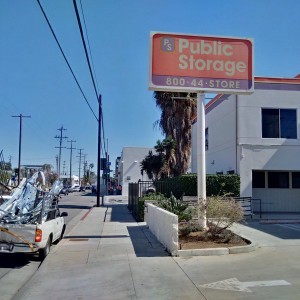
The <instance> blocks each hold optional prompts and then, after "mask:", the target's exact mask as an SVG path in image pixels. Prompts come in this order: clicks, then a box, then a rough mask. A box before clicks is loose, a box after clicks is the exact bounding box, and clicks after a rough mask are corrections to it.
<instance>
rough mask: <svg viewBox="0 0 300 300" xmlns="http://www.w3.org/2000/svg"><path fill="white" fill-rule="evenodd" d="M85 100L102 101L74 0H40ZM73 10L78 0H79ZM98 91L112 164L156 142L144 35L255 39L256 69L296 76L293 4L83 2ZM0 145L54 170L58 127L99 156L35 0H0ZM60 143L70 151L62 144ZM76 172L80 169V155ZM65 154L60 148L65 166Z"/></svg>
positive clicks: (297, 4)
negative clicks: (124, 154) (126, 150)
mask: <svg viewBox="0 0 300 300" xmlns="http://www.w3.org/2000/svg"><path fill="white" fill-rule="evenodd" d="M40 2H41V4H42V5H43V8H44V10H45V12H46V14H47V16H48V18H49V20H50V22H51V24H52V27H53V29H54V31H55V33H56V35H57V38H58V40H59V42H60V44H61V46H62V48H63V50H64V52H65V54H66V56H67V58H68V60H69V62H70V64H71V67H72V68H73V70H74V72H75V74H76V76H77V78H78V81H79V83H80V85H81V87H82V89H83V91H84V93H85V94H86V96H87V99H88V101H89V103H90V105H91V107H92V108H93V110H94V111H95V113H96V114H97V112H98V104H97V99H96V96H95V92H94V89H93V85H92V81H91V78H90V75H89V70H88V66H87V63H86V59H85V54H84V50H83V46H82V42H81V38H80V34H79V29H78V25H77V21H76V16H75V11H74V7H73V1H72V0H51V1H50V0H40ZM77 3H78V7H80V1H79V0H77ZM81 3H82V6H83V11H84V16H85V20H86V25H87V30H88V37H89V41H90V46H91V50H92V55H93V62H94V67H95V70H96V78H97V86H98V88H99V92H100V93H101V94H102V101H103V114H104V129H105V138H106V139H108V150H109V155H110V160H111V161H112V164H114V161H115V159H116V157H117V156H120V154H121V151H122V148H123V147H126V146H137V147H153V146H154V145H155V143H156V140H157V139H161V138H162V136H161V133H160V131H159V129H154V128H153V123H154V122H155V121H156V120H158V119H159V117H160V112H159V110H158V109H157V108H156V106H155V101H154V100H153V92H152V91H149V90H148V72H149V40H150V31H163V32H177V33H190V34H199V35H215V36H227V37H243V38H253V39H254V61H255V63H254V75H255V76H266V77H267V76H270V77H294V76H296V75H297V74H299V73H300V59H299V53H300V39H299V32H300V22H299V11H300V1H299V0H285V1H283V0H272V1H270V0H251V1H250V0H248V1H247V0H227V1H224V0H215V1H207V0H185V1H179V0H102V1H100V0H81ZM0 36H1V47H0V101H1V107H0V141H1V142H0V151H1V150H3V154H4V157H5V160H6V161H7V160H8V159H9V156H11V157H12V164H13V167H17V164H18V141H19V118H12V116H13V115H19V114H20V113H21V114H23V115H30V116H31V118H26V119H23V135H22V140H23V142H22V164H44V163H50V164H52V165H53V166H54V167H55V166H56V162H55V156H56V155H58V149H57V148H55V147H57V146H58V145H59V143H58V140H57V139H55V138H54V137H55V135H59V131H58V130H57V129H58V128H60V127H61V126H62V125H63V126H64V128H66V129H67V130H66V131H64V134H65V135H66V136H67V137H68V140H71V139H72V140H76V143H74V144H73V146H74V147H77V148H83V149H84V150H83V151H82V153H84V154H87V161H88V163H94V164H95V169H96V161H97V128H98V127H97V126H98V125H97V121H96V119H95V117H94V116H93V114H92V112H91V111H90V109H89V107H88V105H87V104H86V102H85V100H84V98H83V96H82V95H81V93H80V90H79V89H78V87H77V85H76V83H75V81H74V79H73V77H72V75H71V73H70V71H69V69H68V67H67V65H66V63H65V61H64V59H63V57H62V55H61V53H60V51H59V48H58V46H57V45H56V43H55V40H54V38H53V37H52V34H51V32H50V30H49V28H48V25H47V24H46V21H45V19H44V17H43V15H42V13H41V10H40V8H39V6H38V4H37V2H36V1H34V0H24V1H17V0H1V1H0ZM63 146H64V147H70V143H67V142H66V140H64V142H63ZM73 153H74V155H73V164H74V166H73V170H74V173H75V174H76V173H78V170H77V168H78V158H77V156H78V151H77V150H75V151H74V152H73ZM69 159H70V150H68V149H63V150H62V161H61V165H62V167H61V170H63V162H64V161H65V162H66V163H65V166H66V169H67V170H68V168H69Z"/></svg>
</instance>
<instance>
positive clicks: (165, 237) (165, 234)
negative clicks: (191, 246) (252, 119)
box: [145, 203, 178, 254]
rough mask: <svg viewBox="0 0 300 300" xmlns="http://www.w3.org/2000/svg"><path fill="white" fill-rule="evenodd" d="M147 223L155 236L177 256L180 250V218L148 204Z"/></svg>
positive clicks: (146, 211)
mask: <svg viewBox="0 0 300 300" xmlns="http://www.w3.org/2000/svg"><path fill="white" fill-rule="evenodd" d="M145 221H146V223H147V226H148V227H149V229H150V231H151V232H152V233H153V235H154V236H155V237H156V238H157V239H158V240H159V241H160V242H161V243H162V244H163V245H164V246H165V247H166V248H167V249H168V251H169V252H170V253H171V254H176V252H177V250H178V216H177V215H175V214H173V213H170V212H168V211H166V210H164V209H161V208H159V207H157V206H155V205H153V204H151V203H147V204H146V208H145Z"/></svg>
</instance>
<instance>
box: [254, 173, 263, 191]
mask: <svg viewBox="0 0 300 300" xmlns="http://www.w3.org/2000/svg"><path fill="white" fill-rule="evenodd" d="M252 187H253V188H265V187H266V180H265V172H264V171H252Z"/></svg>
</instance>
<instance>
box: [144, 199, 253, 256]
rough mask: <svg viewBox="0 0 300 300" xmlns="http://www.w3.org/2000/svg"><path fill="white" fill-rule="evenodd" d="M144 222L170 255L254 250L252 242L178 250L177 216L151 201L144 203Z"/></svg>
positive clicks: (215, 253)
mask: <svg viewBox="0 0 300 300" xmlns="http://www.w3.org/2000/svg"><path fill="white" fill-rule="evenodd" d="M145 222H146V223H147V226H148V227H149V229H150V231H151V232H152V234H153V235H154V236H155V237H156V238H157V240H158V241H160V242H161V243H162V244H163V245H164V246H165V247H166V249H167V251H168V252H169V253H170V254H171V255H172V256H182V257H187V256H208V255H226V254H239V253H248V252H251V251H254V250H255V249H256V248H257V247H256V245H254V244H253V243H251V244H249V245H246V246H236V247H224V248H209V249H190V250H179V242H178V216H177V215H175V214H173V213H170V212H169V211H166V210H164V209H162V208H160V207H158V206H156V205H154V204H152V203H149V202H148V203H145Z"/></svg>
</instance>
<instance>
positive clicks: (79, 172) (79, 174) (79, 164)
mask: <svg viewBox="0 0 300 300" xmlns="http://www.w3.org/2000/svg"><path fill="white" fill-rule="evenodd" d="M77 150H79V185H80V186H81V180H80V169H81V156H82V154H81V151H82V150H84V149H77Z"/></svg>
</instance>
